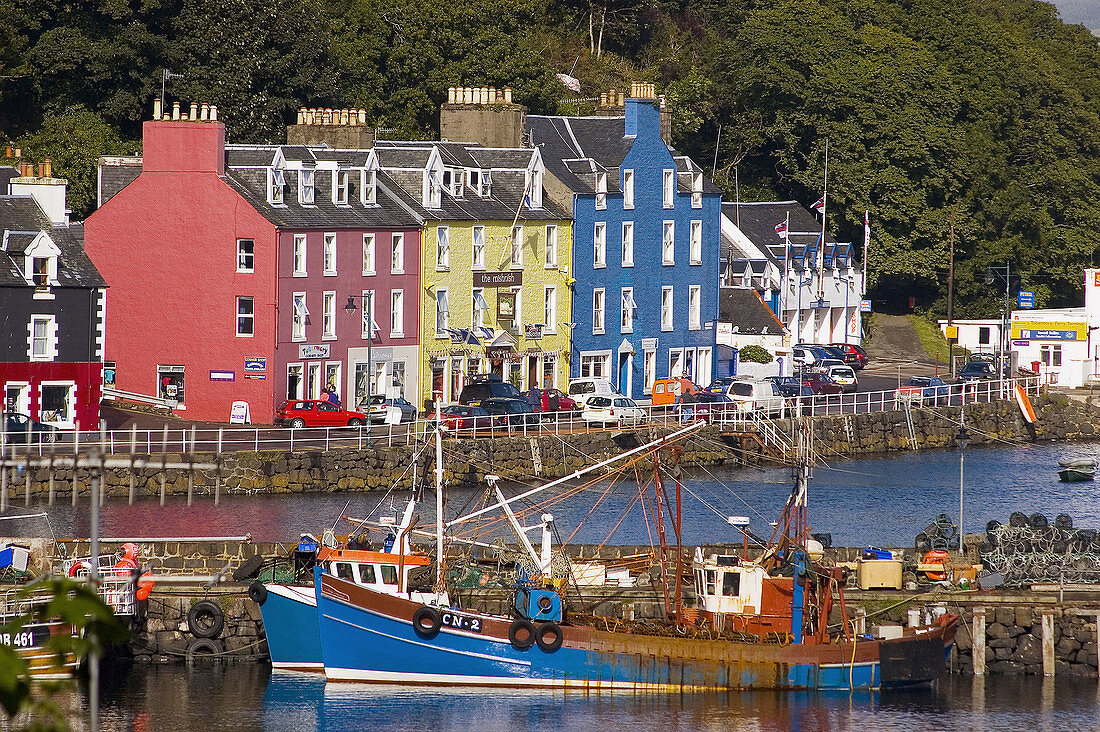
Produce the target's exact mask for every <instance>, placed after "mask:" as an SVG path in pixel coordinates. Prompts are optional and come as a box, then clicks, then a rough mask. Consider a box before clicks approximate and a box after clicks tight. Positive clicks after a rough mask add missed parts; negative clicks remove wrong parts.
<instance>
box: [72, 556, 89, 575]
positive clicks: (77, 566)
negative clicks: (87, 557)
mask: <svg viewBox="0 0 1100 732" xmlns="http://www.w3.org/2000/svg"><path fill="white" fill-rule="evenodd" d="M91 568H92V567H91V565H90V564H88V563H87V562H85V561H83V560H81V561H78V562H73V563H72V565H71V566H70V567H69V576H70V577H76V574H77V572H79V571H80V570H82V569H84V570H90V569H91Z"/></svg>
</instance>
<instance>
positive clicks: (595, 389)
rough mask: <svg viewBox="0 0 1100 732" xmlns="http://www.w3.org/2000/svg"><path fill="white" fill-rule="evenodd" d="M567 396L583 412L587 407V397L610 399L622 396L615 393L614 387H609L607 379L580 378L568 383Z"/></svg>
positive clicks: (609, 383)
mask: <svg viewBox="0 0 1100 732" xmlns="http://www.w3.org/2000/svg"><path fill="white" fill-rule="evenodd" d="M569 396H570V397H572V398H573V400H574V401H575V402H577V406H578V407H579V408H580V409H582V410H583V409H584V408H585V407H586V406H587V402H588V398H589V397H594V396H602V397H609V398H610V397H616V396H622V395H621V394H619V393H618V392H617V391H615V387H613V386H611V382H610V381H608V380H607V379H594V378H589V377H582V378H580V379H573V380H572V381H570V382H569Z"/></svg>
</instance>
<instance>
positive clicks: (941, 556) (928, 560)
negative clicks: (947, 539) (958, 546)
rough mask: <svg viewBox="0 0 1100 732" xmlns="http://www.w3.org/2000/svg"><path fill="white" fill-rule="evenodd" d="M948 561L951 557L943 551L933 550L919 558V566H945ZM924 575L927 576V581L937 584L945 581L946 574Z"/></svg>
mask: <svg viewBox="0 0 1100 732" xmlns="http://www.w3.org/2000/svg"><path fill="white" fill-rule="evenodd" d="M950 559H951V555H950V554H948V553H947V552H946V551H944V550H943V549H933V550H931V551H928V552H925V554H924V556H923V557H921V564H945V563H946V562H948V561H949V560H950ZM925 574H927V575H928V579H930V580H935V581H937V582H938V581H940V580H943V579H947V573H946V572H925Z"/></svg>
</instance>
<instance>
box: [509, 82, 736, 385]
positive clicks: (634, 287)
mask: <svg viewBox="0 0 1100 732" xmlns="http://www.w3.org/2000/svg"><path fill="white" fill-rule="evenodd" d="M662 104H663V102H662V100H659V99H658V98H657V97H656V94H654V89H653V85H652V84H641V83H635V84H633V85H632V88H631V94H630V96H629V97H627V98H625V99H624V98H623V97H622V96H621V95H616V94H615V93H614V92H612V93H611V94H610V95H602V96H601V106H600V109H599V110H598V112H599V114H600V116H592V117H545V116H536V115H529V116H528V117H527V130H528V133H529V136H530V144H532V145H536V146H540V147H541V148H542V156H543V160H544V161H545V165H546V170H547V172H548V173H549V174H550V175H549V176H548V177H547V180H546V182H545V188H546V192H547V195H548V196H550V197H551V198H553V199H555V200H557V202H558V203H560V204H561V205H563V206H564V207H565V208H567V209H569V210H572V212H573V218H574V225H573V263H572V271H571V272H570V277H571V278H572V279H574V280H575V283H574V285H573V318H572V320H573V327H572V331H573V338H572V344H571V348H572V353H571V363H570V367H571V370H570V373H571V375H572V377H573V378H577V377H600V378H606V379H609V380H610V381H611V383H612V384H614V385H615V386H616V387H617V388H618V389H619V391H621V392H622V393H623V394H626V395H628V396H633V397H636V398H638V397H643V396H647V395H649V394H650V393H651V390H652V386H653V382H654V380H656V379H660V378H666V377H669V376H680V375H683V376H685V377H687V378H689V379H692V380H694V381H696V382H698V383H701V384H703V385H705V384H707V383H708V382H709V381H710V379H711V378H712V376H713V369H714V347H715V320H716V319H717V314H718V277H719V270H718V257H719V242H720V236H721V230H720V229H721V227H720V217H721V198H722V193H721V190H720V189H718V188H717V187H716V186H714V185H713V184H712V183H711V182H710V181H709V180H708V179H707V178H706V176H704V175H703V171H702V169H701V168H700V167H699V166H698V165H697V164H695V163H694V162H693V161H692V160H691V159H690V158H688V157H686V156H682V155H679V154H678V153H677V152H676V151H675V150H674V149H673V148H672V147H670V145H669V144H668V142H667V132H666V134H665V135H662V131H663V128H664V130H667V129H668V127H667V118H666V116H665V113H664V111H663V109H662Z"/></svg>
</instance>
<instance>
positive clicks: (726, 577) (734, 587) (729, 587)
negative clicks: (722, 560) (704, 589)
mask: <svg viewBox="0 0 1100 732" xmlns="http://www.w3.org/2000/svg"><path fill="white" fill-rule="evenodd" d="M722 594H723V595H725V596H726V597H737V596H738V595H739V594H741V573H740V572H723V573H722Z"/></svg>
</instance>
